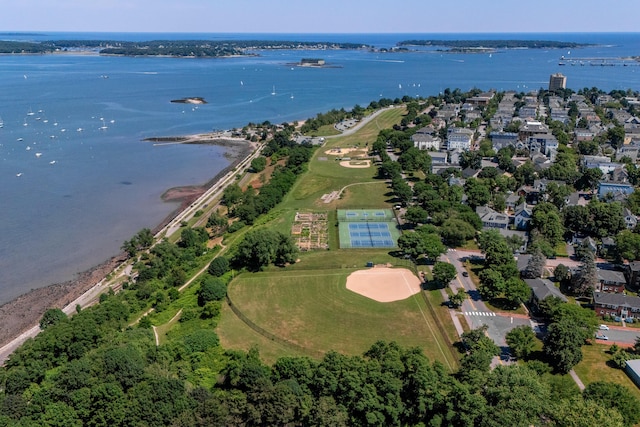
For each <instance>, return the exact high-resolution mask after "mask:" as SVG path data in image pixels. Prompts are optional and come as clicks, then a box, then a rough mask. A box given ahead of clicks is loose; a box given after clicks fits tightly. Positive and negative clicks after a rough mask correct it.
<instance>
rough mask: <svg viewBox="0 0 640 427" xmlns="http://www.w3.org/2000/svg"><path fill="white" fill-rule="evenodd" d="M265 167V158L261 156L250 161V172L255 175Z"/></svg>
mask: <svg viewBox="0 0 640 427" xmlns="http://www.w3.org/2000/svg"><path fill="white" fill-rule="evenodd" d="M266 167H267V158H266V157H263V156H259V157H256V158H255V159H253V160H251V170H252V171H253V172H255V173H258V172H262V171H263V170H265V168H266Z"/></svg>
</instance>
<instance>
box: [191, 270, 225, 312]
mask: <svg viewBox="0 0 640 427" xmlns="http://www.w3.org/2000/svg"><path fill="white" fill-rule="evenodd" d="M225 295H227V284H226V283H225V282H224V281H223V280H222V279H219V278H217V277H212V276H207V277H205V278H204V280H203V281H202V282H201V283H200V289H198V305H199V306H201V307H202V306H204V305H205V304H206V303H208V302H209V301H219V300H221V299H222V298H224V297H225Z"/></svg>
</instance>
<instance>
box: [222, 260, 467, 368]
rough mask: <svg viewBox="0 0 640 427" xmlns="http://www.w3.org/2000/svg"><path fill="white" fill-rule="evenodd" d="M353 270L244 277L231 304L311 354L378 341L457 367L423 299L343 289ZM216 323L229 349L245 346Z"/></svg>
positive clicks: (356, 349)
mask: <svg viewBox="0 0 640 427" xmlns="http://www.w3.org/2000/svg"><path fill="white" fill-rule="evenodd" d="M353 271H355V270H353V269H343V270H305V271H296V270H293V271H281V272H280V273H279V274H272V273H269V272H262V273H253V274H249V273H245V274H242V275H240V276H238V277H237V278H236V279H235V280H234V281H233V282H232V285H231V286H230V287H229V296H230V298H231V299H232V301H233V303H234V305H235V306H236V307H237V308H239V309H240V310H241V311H242V313H243V314H244V315H245V316H247V317H248V318H249V319H250V320H251V321H252V322H254V323H255V324H257V325H260V326H261V327H262V328H264V329H265V330H267V331H268V332H270V333H272V334H274V335H276V336H278V337H280V338H282V339H285V340H287V341H288V342H291V343H293V344H295V345H298V346H301V347H304V348H305V349H308V350H309V351H311V352H326V351H327V350H336V351H339V352H341V353H344V354H350V355H355V354H362V353H363V352H365V351H366V350H367V349H369V347H370V346H371V345H372V344H373V343H374V342H375V341H377V340H387V341H391V340H394V341H397V342H398V343H399V344H401V345H403V346H417V347H420V348H422V349H424V351H425V354H426V355H427V356H428V357H429V358H430V359H431V360H439V361H441V362H442V363H444V364H445V366H449V367H451V369H455V367H456V365H457V362H456V360H455V357H454V355H453V352H452V349H450V348H449V347H448V346H447V345H446V343H445V341H444V339H443V338H442V336H441V335H440V333H439V331H438V329H437V327H436V324H435V322H434V319H433V318H432V317H431V316H430V314H429V311H428V309H427V307H426V305H425V301H424V299H423V298H422V296H421V295H419V294H418V295H414V296H413V297H410V298H408V299H406V300H403V301H396V302H392V303H379V302H376V301H373V300H371V299H369V298H366V297H363V296H361V295H358V294H356V293H354V292H351V291H349V290H347V289H346V286H345V284H346V279H347V276H348V275H349V274H350V273H351V272H353ZM225 327H229V328H231V327H235V328H237V326H234V325H232V324H230V323H228V322H227V323H220V325H219V331H220V332H219V333H220V336H224V337H225V345H226V346H227V347H229V348H245V347H246V345H247V344H246V342H244V340H246V335H243V336H238V337H236V336H234V335H233V333H232V331H230V330H228V329H225ZM270 351H273V350H270Z"/></svg>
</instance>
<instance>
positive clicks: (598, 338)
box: [596, 334, 609, 341]
mask: <svg viewBox="0 0 640 427" xmlns="http://www.w3.org/2000/svg"><path fill="white" fill-rule="evenodd" d="M596 339H597V340H605V341H607V340H608V339H609V337H608V336H606V335H603V334H597V335H596Z"/></svg>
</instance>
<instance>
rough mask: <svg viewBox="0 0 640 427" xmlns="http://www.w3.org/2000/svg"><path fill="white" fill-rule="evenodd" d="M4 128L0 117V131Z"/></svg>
mask: <svg viewBox="0 0 640 427" xmlns="http://www.w3.org/2000/svg"><path fill="white" fill-rule="evenodd" d="M3 127H4V122H3V121H2V117H0V129H2V128H3Z"/></svg>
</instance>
